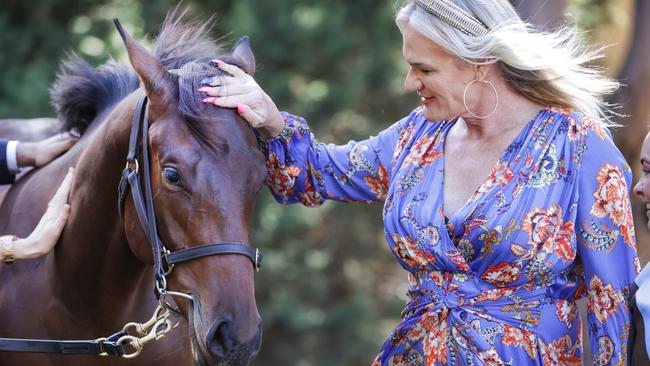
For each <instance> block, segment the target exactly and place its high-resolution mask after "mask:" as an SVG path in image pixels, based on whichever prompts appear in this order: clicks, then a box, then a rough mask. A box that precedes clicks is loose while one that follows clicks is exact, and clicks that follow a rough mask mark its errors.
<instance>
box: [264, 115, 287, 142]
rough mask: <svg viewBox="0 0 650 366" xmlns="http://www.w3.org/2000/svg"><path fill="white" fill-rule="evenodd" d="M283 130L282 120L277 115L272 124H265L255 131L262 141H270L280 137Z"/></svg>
mask: <svg viewBox="0 0 650 366" xmlns="http://www.w3.org/2000/svg"><path fill="white" fill-rule="evenodd" d="M284 128H285V123H284V119H283V118H282V116H281V115H279V114H278V117H277V118H275V119H274V121H273V122H271V123H269V124H267V125H266V126H263V127H258V128H257V131H258V134H259V135H260V136H261V137H262V138H263V139H264V140H272V139H274V138H276V137H278V136H280V134H281V133H282V131H283V130H284Z"/></svg>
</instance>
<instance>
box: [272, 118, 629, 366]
mask: <svg viewBox="0 0 650 366" xmlns="http://www.w3.org/2000/svg"><path fill="white" fill-rule="evenodd" d="M283 117H284V119H285V122H286V125H285V130H284V131H283V132H282V134H281V135H280V136H279V137H277V138H275V139H271V140H261V139H260V147H261V149H262V150H263V151H264V153H265V154H266V161H267V169H268V179H267V185H268V186H269V187H270V189H271V192H272V193H273V195H274V196H275V197H276V199H277V200H278V201H279V202H281V203H284V204H289V203H298V202H299V203H302V204H304V205H307V206H318V205H320V204H322V203H323V202H324V201H325V200H338V201H345V202H360V203H374V202H383V205H384V210H383V218H384V228H385V233H386V240H387V242H388V245H389V246H390V248H391V250H392V251H393V253H394V254H395V257H396V259H397V261H398V262H399V263H400V264H401V266H402V267H403V268H404V269H405V270H406V271H407V272H408V279H409V289H408V296H409V299H410V300H409V302H408V304H407V306H406V308H405V310H404V312H403V314H402V321H401V322H400V323H399V324H398V325H397V326H396V328H395V329H394V331H393V332H392V333H391V334H390V335H389V336H388V339H387V340H386V342H385V343H384V345H383V346H382V347H381V350H380V351H379V354H378V355H377V357H376V359H375V360H374V362H373V366H379V365H381V366H387V365H392V366H398V365H547V366H549V365H580V364H581V362H582V361H581V360H582V344H581V324H580V321H581V320H580V316H579V314H578V308H577V306H576V303H575V301H576V300H577V299H579V298H582V297H587V303H588V312H589V316H588V320H587V321H588V323H589V324H588V325H589V338H590V340H591V341H590V344H591V347H590V349H591V352H592V358H593V363H594V364H596V365H623V364H627V359H626V355H627V338H628V335H629V327H630V314H629V312H628V298H629V292H630V285H631V284H632V282H633V280H634V278H635V277H636V275H637V273H638V265H635V263H638V258H637V257H636V247H635V239H634V228H633V224H632V216H631V211H630V202H629V197H628V192H629V189H630V184H631V172H630V169H629V167H628V166H627V164H626V163H625V161H624V159H623V157H622V156H621V154H620V152H619V151H618V150H617V149H616V147H615V146H614V144H613V143H612V140H611V138H610V135H609V132H608V131H607V130H606V129H605V128H604V127H602V126H601V125H600V124H598V123H595V122H594V121H593V120H591V119H590V118H588V117H585V116H583V115H581V114H580V113H576V112H572V111H569V110H553V109H544V110H541V111H540V112H539V114H538V115H537V116H536V117H535V118H534V119H533V120H531V121H530V122H529V123H528V124H527V125H526V126H525V128H523V130H522V131H521V132H520V133H519V135H518V136H517V137H516V138H515V139H514V140H513V141H512V143H511V144H510V145H509V147H508V148H507V149H506V150H505V151H504V152H503V154H502V156H501V158H500V159H499V161H498V162H497V163H496V164H495V166H494V168H493V169H492V171H491V173H490V174H489V176H488V177H486V179H485V180H484V181H483V183H482V184H481V185H480V186H479V187H478V188H477V190H476V192H475V193H474V194H473V195H472V196H471V197H470V199H469V200H468V202H467V203H466V204H465V206H464V207H463V208H461V209H460V210H459V212H457V213H456V214H455V215H454V216H451V217H445V214H444V209H443V202H444V197H443V194H444V190H443V181H444V161H445V155H444V141H445V138H446V136H447V133H448V131H449V130H450V128H451V127H452V126H453V125H454V123H456V121H436V122H430V121H427V120H426V119H425V118H424V116H423V114H422V111H421V109H416V110H414V111H413V112H412V113H411V114H410V115H409V116H407V117H406V118H404V119H402V120H401V121H399V122H397V123H395V124H394V125H393V126H391V127H390V128H388V129H386V130H384V131H382V132H381V133H380V134H379V135H378V136H375V137H371V138H370V139H368V140H365V141H361V142H354V141H351V142H350V143H348V144H347V145H344V146H335V145H326V144H323V143H319V142H318V141H317V140H316V139H315V137H314V136H313V134H312V133H311V132H310V130H309V127H308V126H307V123H306V121H305V120H304V119H303V118H300V117H297V116H294V115H291V114H288V113H283Z"/></svg>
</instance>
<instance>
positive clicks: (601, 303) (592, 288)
mask: <svg viewBox="0 0 650 366" xmlns="http://www.w3.org/2000/svg"><path fill="white" fill-rule="evenodd" d="M622 302H623V296H622V295H621V294H620V293H619V292H617V291H616V290H614V288H613V287H612V285H611V284H610V285H605V284H603V281H602V280H601V279H600V278H599V277H598V276H596V275H593V276H592V277H591V280H590V281H589V290H588V291H587V308H588V309H589V311H591V312H593V313H594V315H595V316H596V319H598V321H599V322H601V323H605V322H606V321H607V318H609V316H610V315H612V314H614V313H615V312H617V311H618V309H619V307H620V306H621V303H622Z"/></svg>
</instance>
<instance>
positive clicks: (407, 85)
mask: <svg viewBox="0 0 650 366" xmlns="http://www.w3.org/2000/svg"><path fill="white" fill-rule="evenodd" d="M404 89H406V90H407V91H410V92H416V91H418V90H420V89H422V82H421V81H420V79H418V78H416V77H415V76H414V75H413V73H412V72H411V71H409V72H408V73H407V74H406V78H405V79H404Z"/></svg>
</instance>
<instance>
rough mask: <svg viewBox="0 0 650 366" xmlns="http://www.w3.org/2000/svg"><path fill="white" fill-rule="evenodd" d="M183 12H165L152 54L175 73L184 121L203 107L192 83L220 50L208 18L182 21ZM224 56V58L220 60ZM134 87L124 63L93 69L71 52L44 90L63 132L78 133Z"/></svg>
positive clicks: (210, 70)
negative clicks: (49, 87) (74, 131)
mask: <svg viewBox="0 0 650 366" xmlns="http://www.w3.org/2000/svg"><path fill="white" fill-rule="evenodd" d="M186 14H187V10H179V8H176V9H174V10H172V11H171V12H170V13H168V15H167V17H166V18H165V21H164V22H163V25H162V29H161V31H160V34H159V36H158V37H157V38H156V40H155V42H154V50H153V54H154V55H155V56H156V57H158V59H159V60H160V61H161V63H162V64H163V66H164V67H165V68H166V69H167V70H170V71H171V72H172V73H175V74H177V75H178V81H179V89H180V90H179V91H180V92H179V95H180V103H179V110H180V111H181V113H183V114H184V115H186V116H187V117H188V118H189V119H199V118H200V114H201V112H202V111H203V110H204V109H205V106H204V105H202V103H201V98H200V95H198V94H197V92H196V89H198V87H197V85H199V84H200V80H201V79H202V78H203V77H205V76H207V75H215V74H217V73H218V72H217V70H216V69H215V68H214V67H212V66H211V65H209V61H210V60H211V59H213V58H215V57H220V55H221V52H222V48H221V45H220V44H219V43H217V42H216V41H215V40H214V39H212V38H211V37H210V36H209V33H210V31H211V24H212V19H208V20H207V21H198V20H185V19H184V18H185V17H186ZM225 59H227V57H226V58H225ZM138 87H139V80H138V77H137V75H136V74H135V72H134V71H133V70H132V68H131V67H130V66H125V65H122V64H119V63H117V62H116V61H115V60H113V59H109V60H108V61H107V62H106V63H105V64H103V65H102V66H100V67H98V68H93V67H92V66H91V65H90V64H88V62H86V61H85V60H83V59H82V58H81V57H79V56H78V55H76V54H72V55H71V56H70V57H69V59H68V60H66V61H64V62H63V63H62V64H61V67H60V69H59V72H58V73H57V76H56V79H55V81H54V83H53V85H52V89H51V91H50V98H51V102H52V104H53V106H54V108H55V109H56V111H57V114H58V117H59V120H60V121H61V123H62V124H63V129H64V130H69V129H71V128H73V127H76V128H78V129H79V130H80V131H81V132H83V131H85V130H86V128H87V127H88V125H89V124H90V123H92V121H93V120H94V119H95V117H96V116H97V115H98V114H100V113H101V112H102V111H104V110H106V109H107V108H110V107H112V106H113V105H115V104H116V103H117V102H119V101H120V100H122V99H124V98H125V97H126V96H127V95H129V94H130V93H132V92H133V91H134V90H136V89H137V88H138Z"/></svg>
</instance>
